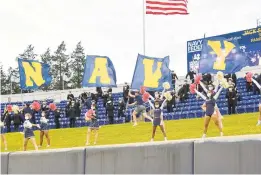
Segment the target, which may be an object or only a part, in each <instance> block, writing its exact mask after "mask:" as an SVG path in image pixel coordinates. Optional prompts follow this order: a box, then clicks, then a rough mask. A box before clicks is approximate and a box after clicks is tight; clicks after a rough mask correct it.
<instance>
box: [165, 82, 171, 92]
mask: <svg viewBox="0 0 261 175" xmlns="http://www.w3.org/2000/svg"><path fill="white" fill-rule="evenodd" d="M163 87H164V89H166V90H168V89H169V88H170V84H169V82H164V83H163Z"/></svg>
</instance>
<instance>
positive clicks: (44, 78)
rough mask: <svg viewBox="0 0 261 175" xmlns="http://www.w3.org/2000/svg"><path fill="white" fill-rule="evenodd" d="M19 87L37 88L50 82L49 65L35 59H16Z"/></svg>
mask: <svg viewBox="0 0 261 175" xmlns="http://www.w3.org/2000/svg"><path fill="white" fill-rule="evenodd" d="M18 67H19V76H20V87H21V89H38V88H39V87H41V86H48V85H50V84H51V82H52V77H51V75H50V74H49V72H50V66H49V65H48V64H45V63H41V62H39V61H36V60H25V59H20V58H19V59H18Z"/></svg>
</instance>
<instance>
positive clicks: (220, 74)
mask: <svg viewBox="0 0 261 175" xmlns="http://www.w3.org/2000/svg"><path fill="white" fill-rule="evenodd" d="M223 78H224V74H223V72H221V71H218V72H217V79H218V80H219V81H221V80H222V79H223Z"/></svg>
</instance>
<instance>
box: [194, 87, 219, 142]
mask: <svg viewBox="0 0 261 175" xmlns="http://www.w3.org/2000/svg"><path fill="white" fill-rule="evenodd" d="M222 89H223V87H221V88H220V89H219V90H218V92H217V93H216V94H215V95H214V94H213V93H212V92H211V91H210V90H209V91H208V92H207V97H206V96H204V95H203V94H202V93H200V92H198V91H197V90H196V89H195V92H196V93H197V94H198V95H199V96H200V97H201V98H202V99H203V100H205V101H206V102H205V103H204V104H203V105H202V109H203V110H204V111H205V112H206V114H205V122H204V133H203V136H202V138H205V137H206V134H207V130H208V125H209V122H210V120H211V119H212V120H213V121H214V122H215V125H216V126H217V127H218V129H219V131H220V136H223V131H222V125H221V124H220V120H219V119H218V118H219V117H218V115H217V112H216V110H217V109H216V108H217V106H216V100H217V99H218V96H219V95H220V93H221V91H222Z"/></svg>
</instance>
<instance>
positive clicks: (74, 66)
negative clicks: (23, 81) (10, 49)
mask: <svg viewBox="0 0 261 175" xmlns="http://www.w3.org/2000/svg"><path fill="white" fill-rule="evenodd" d="M18 58H22V59H26V60H38V61H41V62H43V63H47V64H49V65H50V68H51V69H50V75H51V76H52V78H53V80H52V83H51V84H50V85H49V86H42V87H40V90H43V91H48V90H62V89H74V88H80V87H81V82H82V77H83V72H84V65H85V53H84V48H83V47H82V45H81V42H79V43H78V44H77V45H76V48H75V49H74V51H73V52H72V53H71V54H70V55H67V54H66V44H65V42H64V41H63V42H62V43H61V44H60V45H59V46H58V48H57V49H56V50H55V51H54V52H53V53H52V52H51V50H50V48H47V50H46V51H45V52H44V53H43V54H40V55H37V54H36V53H35V52H34V46H33V45H29V46H27V48H26V49H25V51H24V52H23V53H22V54H19V55H18V56H17V58H14V59H16V61H17V59H18ZM0 69H1V94H2V95H4V94H11V93H12V94H17V93H21V92H23V93H28V92H32V90H23V91H22V90H21V89H20V77H19V70H18V63H17V66H16V67H9V68H8V69H7V71H4V69H3V64H2V63H0ZM11 87H12V88H11ZM11 89H12V92H11Z"/></svg>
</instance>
